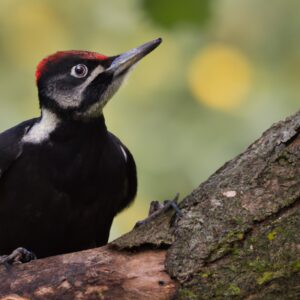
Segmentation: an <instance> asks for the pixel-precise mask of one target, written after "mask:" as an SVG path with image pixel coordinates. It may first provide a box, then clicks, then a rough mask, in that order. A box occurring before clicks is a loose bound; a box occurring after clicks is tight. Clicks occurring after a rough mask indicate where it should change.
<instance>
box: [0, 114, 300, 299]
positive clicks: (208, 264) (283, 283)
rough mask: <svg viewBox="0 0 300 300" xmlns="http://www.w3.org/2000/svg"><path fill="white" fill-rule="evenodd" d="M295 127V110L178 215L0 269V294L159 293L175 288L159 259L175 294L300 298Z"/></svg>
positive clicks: (298, 122)
mask: <svg viewBox="0 0 300 300" xmlns="http://www.w3.org/2000/svg"><path fill="white" fill-rule="evenodd" d="M299 133H300V113H298V114H296V115H294V116H292V117H290V118H288V119H287V120H285V121H282V122H279V123H277V124H275V125H274V126H272V127H271V128H270V129H269V130H267V131H266V132H265V133H264V134H263V135H262V137H261V138H260V139H259V140H257V141H256V142H255V143H253V144H252V145H251V146H250V147H248V149H247V150H246V151H245V152H244V153H243V154H241V155H239V156H238V157H236V158H234V159H233V160H231V161H230V162H228V163H226V164H225V165H224V166H223V167H222V168H220V169H219V170H218V171H217V172H216V173H215V174H214V175H212V176H211V177H210V178H209V179H208V180H207V181H206V182H204V183H202V184H201V185H200V186H199V187H198V188H197V189H196V190H195V191H193V192H192V193H191V194H190V195H189V196H187V197H186V198H185V199H184V200H183V201H182V202H181V203H180V208H181V211H182V216H181V217H176V215H175V214H174V211H172V209H169V210H167V211H165V212H164V213H162V214H159V215H158V216H157V217H156V218H154V219H152V220H151V221H150V222H148V223H145V224H144V225H141V226H140V227H138V228H136V229H134V230H133V231H131V232H130V233H128V234H126V235H124V236H123V237H121V238H119V239H118V240H116V241H114V242H113V243H112V245H110V248H108V247H106V248H104V249H103V250H89V251H85V252H82V253H75V254H71V255H65V256H61V257H57V258H49V259H46V260H41V261H37V262H34V263H32V264H28V265H24V266H18V267H17V268H16V269H13V271H11V272H13V273H11V274H10V275H9V274H7V273H5V272H4V271H2V274H1V271H0V291H1V292H2V294H3V289H6V290H7V289H9V288H10V290H9V291H10V292H11V293H12V292H14V293H16V292H15V290H16V291H19V292H20V293H21V292H27V291H28V294H25V295H31V294H30V293H34V294H33V295H35V297H37V296H36V295H38V293H41V291H42V293H45V291H46V292H48V293H49V295H50V296H51V293H52V295H53V297H52V298H53V299H69V298H67V297H56V298H55V297H54V295H55V293H57V292H60V291H61V290H62V289H63V290H64V291H67V288H64V286H65V287H69V288H70V286H71V288H72V289H74V292H73V291H72V292H73V294H72V296H73V297H75V296H76V297H78V299H93V298H92V297H94V299H147V297H149V298H148V299H168V298H170V297H172V293H173V291H174V289H175V284H174V282H172V281H171V280H170V278H169V277H168V276H167V275H166V274H165V273H164V266H163V264H165V268H166V270H167V271H168V273H169V274H170V275H171V276H172V277H173V278H174V280H175V281H177V282H178V283H179V284H180V285H179V288H178V290H177V294H176V298H178V299H232V298H234V299H297V298H300V276H299V271H300V235H299V228H300V201H299V197H300V134H299ZM149 247H150V248H152V250H149ZM159 247H161V248H164V249H167V250H157V248H159ZM113 249H115V250H113ZM146 249H148V250H146ZM155 249H156V250H155ZM97 251H99V253H98V252H97ZM101 251H103V253H102V252H101ZM123 251H125V252H123ZM128 251H131V252H128ZM165 252H166V253H167V254H166V260H164V254H165ZM97 253H98V254H97ZM153 257H156V259H154V258H153ZM131 260H133V261H135V263H132V264H131V263H130V261H131ZM64 261H66V262H67V263H66V265H65V263H64ZM54 262H55V263H54ZM149 264H150V265H149ZM152 264H153V265H154V266H155V267H153V265H152ZM45 270H49V272H52V273H51V274H52V275H49V276H48V277H47V275H46V271H45ZM122 270H123V271H122ZM148 270H150V271H149V272H148ZM151 270H152V271H153V272H152V271H151ZM47 272H48V271H47ZM53 274H54V275H55V276H54V275H53ZM36 276H37V278H38V279H36ZM114 276H117V277H116V278H117V279H115V277H114ZM138 276H142V277H141V279H138V278H137V277H138ZM160 276H164V279H159V278H161V277H160ZM27 278H29V280H30V283H29V280H28V279H27ZM44 278H45V279H44ZM142 278H143V279H142ZM84 279H86V280H84ZM78 280H79V282H81V284H78V282H77V281H78ZM162 281H163V284H162ZM76 282H77V283H76ZM126 282H129V283H130V284H129V283H128V284H126ZM31 285H32V286H33V288H31ZM37 288H39V289H37ZM47 288H48V290H47ZM140 289H141V291H142V292H141V294H131V293H133V292H136V293H138V292H139V290H140ZM70 290H71V289H70ZM70 290H69V291H70ZM49 291H50V292H49ZM118 291H119V292H121V294H120V293H119V294H116V293H117V292H118ZM1 292H0V295H1ZM66 293H67V292H66ZM76 293H77V294H76ZM89 293H90V294H89ZM66 295H69V294H66ZM133 295H134V296H133ZM50 296H49V297H48V296H47V298H46V299H51V298H50ZM80 297H81V298H80ZM97 297H98V298H97ZM31 299H34V298H31ZM36 299H45V298H36ZM70 299H73V298H72V297H70ZM74 299H76V298H74Z"/></svg>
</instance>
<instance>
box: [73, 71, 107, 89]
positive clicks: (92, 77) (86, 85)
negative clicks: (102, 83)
mask: <svg viewBox="0 0 300 300" xmlns="http://www.w3.org/2000/svg"><path fill="white" fill-rule="evenodd" d="M104 70H105V69H104V68H103V67H102V66H101V65H99V66H98V67H96V68H95V69H94V70H93V71H92V73H91V75H90V76H89V77H88V78H87V79H86V81H85V82H84V83H83V84H81V85H80V86H79V87H78V88H77V89H78V92H79V94H80V95H82V93H83V92H84V90H85V89H86V88H87V87H88V86H89V85H90V83H91V82H92V81H93V80H94V79H95V78H96V77H97V76H98V75H99V74H101V73H102V72H103V71H104Z"/></svg>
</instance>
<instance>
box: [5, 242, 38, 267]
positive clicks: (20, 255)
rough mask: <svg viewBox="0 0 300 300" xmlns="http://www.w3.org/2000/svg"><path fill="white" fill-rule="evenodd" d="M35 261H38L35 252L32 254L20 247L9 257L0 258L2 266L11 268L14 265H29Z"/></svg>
mask: <svg viewBox="0 0 300 300" xmlns="http://www.w3.org/2000/svg"><path fill="white" fill-rule="evenodd" d="M35 259H37V257H36V256H35V254H34V253H33V252H30V251H28V250H27V249H25V248H22V247H19V248H17V249H15V250H14V251H13V252H12V253H11V254H9V255H3V256H0V265H5V266H6V267H10V266H12V265H17V264H22V263H27V262H29V261H31V260H35Z"/></svg>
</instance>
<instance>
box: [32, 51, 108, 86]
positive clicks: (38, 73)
mask: <svg viewBox="0 0 300 300" xmlns="http://www.w3.org/2000/svg"><path fill="white" fill-rule="evenodd" d="M67 56H78V57H80V58H83V59H96V60H104V59H106V58H107V56H105V55H103V54H99V53H97V52H89V51H77V50H72V51H59V52H56V53H54V54H52V55H50V56H47V57H46V58H44V59H43V60H42V61H40V62H39V64H38V66H37V68H36V72H35V79H36V81H38V80H39V79H40V77H41V75H42V74H43V72H44V71H45V68H46V67H47V64H48V63H49V62H54V61H56V60H58V59H61V58H64V57H67Z"/></svg>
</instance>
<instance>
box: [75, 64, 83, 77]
mask: <svg viewBox="0 0 300 300" xmlns="http://www.w3.org/2000/svg"><path fill="white" fill-rule="evenodd" d="M75 72H76V74H77V75H83V74H84V72H85V68H84V66H81V65H78V66H76V67H75Z"/></svg>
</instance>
